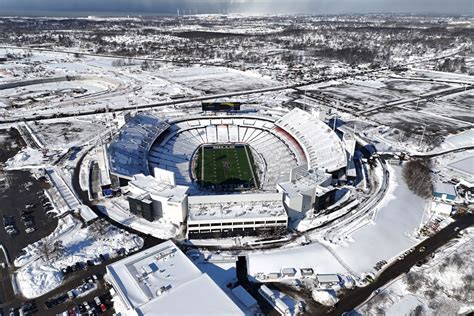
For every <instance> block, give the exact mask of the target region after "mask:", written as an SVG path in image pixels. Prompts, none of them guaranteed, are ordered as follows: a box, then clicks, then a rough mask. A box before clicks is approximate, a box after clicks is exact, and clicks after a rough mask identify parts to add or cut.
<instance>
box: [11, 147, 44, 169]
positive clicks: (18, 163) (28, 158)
mask: <svg viewBox="0 0 474 316" xmlns="http://www.w3.org/2000/svg"><path fill="white" fill-rule="evenodd" d="M45 162H46V159H45V158H44V156H43V153H41V152H40V151H39V150H36V149H33V148H30V147H26V148H23V149H22V150H20V151H19V152H18V153H17V154H16V155H15V156H14V157H12V158H10V159H8V160H7V162H6V163H5V164H6V166H7V169H17V168H24V167H32V166H37V167H40V166H42V165H44V163H45Z"/></svg>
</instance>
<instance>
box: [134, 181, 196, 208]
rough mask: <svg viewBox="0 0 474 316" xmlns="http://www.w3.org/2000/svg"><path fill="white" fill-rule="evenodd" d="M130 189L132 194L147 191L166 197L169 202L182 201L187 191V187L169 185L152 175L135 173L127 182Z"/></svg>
mask: <svg viewBox="0 0 474 316" xmlns="http://www.w3.org/2000/svg"><path fill="white" fill-rule="evenodd" d="M128 185H129V188H130V191H131V192H132V193H134V194H144V193H148V194H151V195H157V196H161V197H165V198H168V200H169V201H171V202H181V201H183V200H184V199H185V198H186V196H187V192H188V187H187V186H183V185H171V184H169V183H166V182H163V181H159V180H158V179H156V178H155V177H153V176H145V175H143V174H137V175H134V176H133V180H132V181H130V182H129V183H128Z"/></svg>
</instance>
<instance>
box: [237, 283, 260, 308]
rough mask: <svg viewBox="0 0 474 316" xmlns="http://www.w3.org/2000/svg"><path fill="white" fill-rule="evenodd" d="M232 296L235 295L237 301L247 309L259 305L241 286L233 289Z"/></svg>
mask: <svg viewBox="0 0 474 316" xmlns="http://www.w3.org/2000/svg"><path fill="white" fill-rule="evenodd" d="M232 294H234V295H235V296H236V297H237V299H238V300H239V301H240V302H241V303H242V304H244V306H245V307H247V308H252V307H253V306H255V305H257V301H256V300H255V299H254V298H253V296H252V295H250V294H249V292H247V291H246V290H245V289H244V288H243V287H242V286H241V285H239V286H237V287H236V288H233V289H232Z"/></svg>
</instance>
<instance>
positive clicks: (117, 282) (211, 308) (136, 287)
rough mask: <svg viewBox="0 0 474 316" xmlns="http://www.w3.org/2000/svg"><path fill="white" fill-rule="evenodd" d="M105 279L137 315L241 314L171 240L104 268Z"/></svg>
mask: <svg viewBox="0 0 474 316" xmlns="http://www.w3.org/2000/svg"><path fill="white" fill-rule="evenodd" d="M107 279H108V280H109V281H110V282H111V283H112V285H113V286H114V288H115V290H116V291H117V293H118V294H119V295H120V297H121V299H122V301H123V302H124V304H125V305H126V308H127V309H128V310H135V311H136V312H137V314H139V315H156V314H157V311H159V314H160V315H244V313H243V312H242V311H241V310H240V308H239V307H238V306H237V305H235V303H234V302H233V301H232V300H231V299H230V298H229V297H228V296H227V295H226V294H225V293H224V292H223V291H222V290H221V289H220V288H219V287H218V286H217V284H215V283H214V281H212V279H211V278H210V277H209V276H208V275H207V274H203V273H202V272H201V271H200V270H199V269H198V268H197V267H196V266H195V265H194V264H193V263H192V262H191V261H190V260H189V259H188V258H187V257H186V256H185V255H184V253H183V252H182V251H181V250H180V249H179V248H178V247H177V246H176V245H175V244H174V243H173V242H172V241H166V242H164V243H162V244H159V245H157V246H154V247H152V248H149V249H146V250H144V251H141V252H139V253H137V254H135V255H133V256H130V257H127V258H125V259H122V260H120V261H117V262H115V263H113V264H110V265H108V266H107Z"/></svg>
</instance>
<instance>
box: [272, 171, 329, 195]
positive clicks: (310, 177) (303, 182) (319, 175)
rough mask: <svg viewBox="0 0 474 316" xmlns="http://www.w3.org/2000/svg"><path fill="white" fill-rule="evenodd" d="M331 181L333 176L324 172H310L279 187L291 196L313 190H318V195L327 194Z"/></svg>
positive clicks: (280, 184)
mask: <svg viewBox="0 0 474 316" xmlns="http://www.w3.org/2000/svg"><path fill="white" fill-rule="evenodd" d="M331 179H332V177H331V175H330V174H328V173H325V172H324V171H322V170H309V171H308V172H307V173H306V174H305V175H304V176H301V177H298V178H297V179H295V180H293V181H287V182H282V183H279V184H278V186H280V187H281V188H282V189H283V190H284V191H285V193H286V194H288V195H290V196H292V195H298V194H300V193H302V192H308V191H311V190H316V193H325V192H327V191H329V189H327V188H325V186H328V185H329V184H330V183H331Z"/></svg>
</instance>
